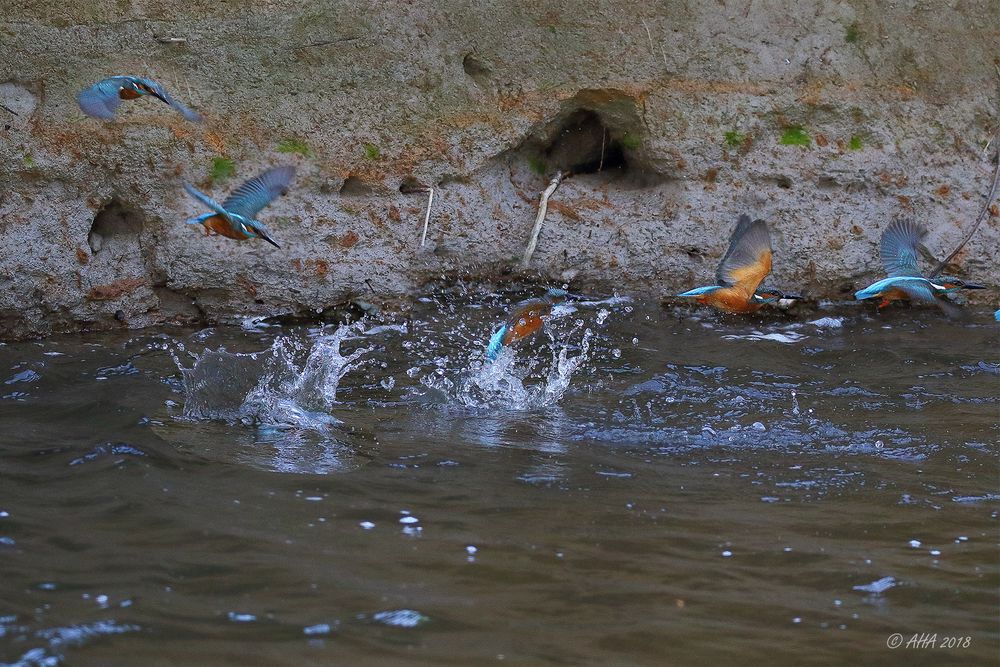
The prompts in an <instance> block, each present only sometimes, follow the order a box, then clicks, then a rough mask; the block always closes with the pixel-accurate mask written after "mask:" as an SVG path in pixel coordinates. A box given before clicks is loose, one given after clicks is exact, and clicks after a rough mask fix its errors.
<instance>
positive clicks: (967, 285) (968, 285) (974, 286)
mask: <svg viewBox="0 0 1000 667" xmlns="http://www.w3.org/2000/svg"><path fill="white" fill-rule="evenodd" d="M963 287H964V288H965V289H986V285H980V284H979V283H965V285H963Z"/></svg>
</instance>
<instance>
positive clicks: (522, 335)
mask: <svg viewBox="0 0 1000 667" xmlns="http://www.w3.org/2000/svg"><path fill="white" fill-rule="evenodd" d="M566 294H567V292H566V290H562V289H556V288H554V287H553V288H552V289H550V290H549V291H548V292H546V293H545V296H543V297H542V298H540V299H528V300H526V301H521V302H520V303H517V304H514V307H513V308H512V309H511V314H510V317H509V318H507V321H506V322H504V324H503V325H502V326H501V327H500V328H499V329H497V330H496V331H494V332H493V335H492V336H490V344H489V346H488V347H487V348H486V358H487V359H489V360H490V361H495V360H496V358H497V357H499V356H500V352H502V351H503V349H504V348H505V347H511V346H513V345H517V344H519V343H521V342H522V341H524V340H526V339H527V338H529V337H531V336H533V335H534V334H536V333H538V331H539V330H541V328H542V325H543V324H545V319H546V318H547V317H548V316H549V315H551V314H552V308H553V306H555V305H556V304H557V303H559V302H560V301H562V300H563V299H564V298H565V297H566Z"/></svg>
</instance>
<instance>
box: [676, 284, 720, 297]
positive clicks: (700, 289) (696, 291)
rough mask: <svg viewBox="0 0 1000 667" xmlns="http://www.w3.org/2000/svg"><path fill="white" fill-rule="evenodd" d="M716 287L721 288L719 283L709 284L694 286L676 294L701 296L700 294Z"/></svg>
mask: <svg viewBox="0 0 1000 667" xmlns="http://www.w3.org/2000/svg"><path fill="white" fill-rule="evenodd" d="M717 289H722V287H721V286H720V285H709V286H708V287H695V288H694V289H692V290H688V291H687V292H681V293H680V294H678V295H677V296H701V295H702V294H708V293H709V292H714V291H715V290H717Z"/></svg>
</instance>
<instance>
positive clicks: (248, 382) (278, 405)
mask: <svg viewBox="0 0 1000 667" xmlns="http://www.w3.org/2000/svg"><path fill="white" fill-rule="evenodd" d="M361 333H363V325H362V324H361V323H356V324H353V325H350V326H343V327H340V328H339V329H337V330H336V331H335V332H334V333H333V334H331V335H326V336H322V337H320V338H319V339H317V340H315V341H313V342H312V344H311V346H310V347H309V348H308V350H306V349H305V347H304V345H303V344H302V343H301V342H299V341H296V340H293V339H290V338H285V337H281V338H278V339H276V340H275V341H274V343H273V344H272V345H271V347H270V348H269V349H267V350H264V351H262V352H254V353H247V354H244V353H233V352H228V351H226V350H225V349H222V348H220V349H218V350H205V351H204V352H202V353H200V354H199V353H193V352H189V353H188V354H189V355H190V356H191V357H192V358H193V360H194V363H193V365H191V366H190V367H186V366H184V365H183V363H182V362H181V361H180V359H179V358H177V357H176V356H175V357H174V360H175V362H176V363H177V367H178V368H179V369H180V371H181V374H182V377H183V380H184V394H185V399H184V416H185V417H187V418H189V419H209V420H222V421H226V422H230V423H238V422H240V423H244V424H247V425H256V426H261V427H270V428H302V429H312V430H317V431H324V430H326V429H328V428H329V427H330V426H332V425H334V424H337V423H339V422H338V420H337V419H336V418H335V417H334V416H333V415H332V414H330V413H331V411H332V409H333V407H334V405H335V404H336V402H337V387H338V385H339V383H340V380H341V378H343V377H344V375H346V374H347V373H348V372H349V371H351V370H352V369H353V368H356V367H357V366H358V365H359V364H360V363H361V361H360V360H361V359H362V357H364V355H366V354H367V353H369V352H370V351H371V348H366V347H362V348H358V349H357V350H354V351H353V352H351V353H350V354H347V355H344V354H343V353H342V352H341V344H342V343H343V342H344V340H345V339H347V338H349V337H353V336H357V335H358V334H361Z"/></svg>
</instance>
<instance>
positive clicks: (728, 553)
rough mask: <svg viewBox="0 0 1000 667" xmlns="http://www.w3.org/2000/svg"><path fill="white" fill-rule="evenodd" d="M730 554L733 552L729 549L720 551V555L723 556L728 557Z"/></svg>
mask: <svg viewBox="0 0 1000 667" xmlns="http://www.w3.org/2000/svg"><path fill="white" fill-rule="evenodd" d="M732 555H733V552H732V551H729V550H728V549H726V550H725V551H723V552H722V557H723V558H730V557H731V556H732Z"/></svg>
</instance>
